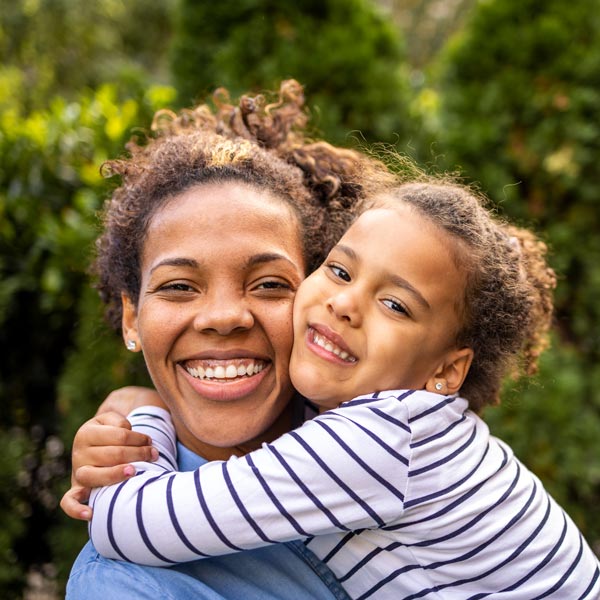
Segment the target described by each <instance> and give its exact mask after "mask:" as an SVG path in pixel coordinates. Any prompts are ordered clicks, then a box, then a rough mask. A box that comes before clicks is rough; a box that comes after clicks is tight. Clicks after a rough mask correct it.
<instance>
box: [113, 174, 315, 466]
mask: <svg viewBox="0 0 600 600" xmlns="http://www.w3.org/2000/svg"><path fill="white" fill-rule="evenodd" d="M304 275H305V265H304V259H303V255H302V247H301V243H300V234H299V225H298V220H297V218H296V216H295V215H294V214H293V211H292V210H291V208H289V207H288V206H287V205H286V204H285V203H284V202H283V201H282V200H280V199H278V198H275V197H273V196H271V195H270V194H269V192H268V191H265V190H257V189H256V188H253V187H250V186H248V185H245V184H241V183H237V182H227V183H218V184H217V183H215V184H206V185H200V186H196V187H194V188H191V189H189V190H187V191H185V192H183V193H182V194H180V195H178V196H176V197H175V198H174V199H172V200H170V201H168V202H167V204H166V205H165V206H163V207H162V208H161V209H160V210H159V211H158V212H157V213H156V214H155V215H154V217H153V218H152V220H151V222H150V224H149V227H148V230H147V234H146V238H145V242H144V248H143V253H142V264H141V289H140V298H139V303H138V306H137V307H135V306H134V305H133V304H132V303H131V302H130V301H129V299H128V298H127V297H124V300H123V301H124V316H123V334H124V337H125V339H133V340H136V341H139V344H138V345H141V348H142V351H143V353H144V358H145V360H146V364H147V367H148V370H149V372H150V375H151V377H152V380H153V382H154V385H155V386H156V389H157V390H158V392H159V393H160V395H161V397H162V398H163V400H164V401H165V402H166V404H167V405H168V407H169V409H170V411H171V413H172V415H173V419H174V423H175V427H176V430H177V435H178V438H179V439H180V441H181V442H182V443H183V444H184V445H185V446H187V447H188V448H190V449H191V450H193V451H195V452H198V453H200V454H202V455H204V456H206V457H207V458H220V457H221V456H222V457H227V456H229V455H230V454H231V449H233V451H234V452H236V450H237V452H236V453H237V454H240V453H241V452H243V451H245V450H247V449H248V448H251V447H253V445H254V443H253V442H252V441H253V440H254V442H255V443H256V444H258V443H260V441H261V440H260V439H256V440H255V438H259V436H261V434H263V433H264V432H265V431H266V430H267V429H268V428H269V427H271V426H272V425H273V424H274V422H275V421H276V420H278V419H280V420H282V421H285V419H284V417H283V415H284V414H285V413H284V409H285V408H286V406H287V405H288V404H289V401H290V399H291V397H292V394H293V388H292V384H291V382H290V378H289V371H288V364H289V357H290V352H291V347H292V334H293V331H292V323H291V321H292V303H293V299H294V295H295V293H296V290H297V288H298V286H299V284H300V282H301V281H302V279H303V278H304ZM289 425H290V424H289V422H282V427H285V428H289ZM276 434H277V432H274V433H273V436H275V435H276ZM245 443H248V448H239V447H238V448H235V447H236V446H240V445H241V444H245ZM214 446H217V447H219V448H220V449H223V451H222V452H221V451H216V450H215V449H214V448H211V447H214ZM215 452H216V453H215Z"/></svg>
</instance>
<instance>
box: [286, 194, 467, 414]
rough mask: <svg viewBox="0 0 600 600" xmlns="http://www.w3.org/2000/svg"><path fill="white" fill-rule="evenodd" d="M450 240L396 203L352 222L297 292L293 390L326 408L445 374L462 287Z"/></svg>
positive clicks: (450, 359)
mask: <svg viewBox="0 0 600 600" xmlns="http://www.w3.org/2000/svg"><path fill="white" fill-rule="evenodd" d="M398 240H402V243H398ZM454 243H456V242H455V241H453V240H451V239H450V238H449V237H448V234H446V233H445V232H443V231H441V230H439V229H438V228H437V227H435V226H434V225H432V224H431V223H430V222H429V221H428V220H426V219H425V218H424V217H422V216H421V215H419V214H418V213H416V212H415V211H413V210H409V209H408V208H406V207H405V206H402V205H400V206H399V207H397V208H394V209H389V208H379V209H373V210H369V211H367V212H365V213H364V214H363V215H362V216H361V217H360V218H359V219H357V221H356V222H355V223H354V225H353V226H352V227H350V229H349V230H348V232H347V233H346V234H345V235H344V236H343V237H342V239H341V240H340V242H339V243H338V245H337V246H336V247H335V248H333V250H332V251H331V252H330V254H329V256H328V257H327V259H326V261H325V262H324V263H323V265H322V266H321V267H320V268H319V269H318V270H317V271H315V272H314V273H313V274H312V275H311V276H309V277H308V278H307V279H306V280H305V281H304V282H303V283H302V285H301V286H300V288H299V290H298V293H297V294H296V300H295V303H294V333H295V343H294V347H293V350H292V357H291V363H290V374H291V376H292V381H293V383H294V385H295V387H296V389H298V391H299V392H300V393H302V394H303V395H304V396H306V397H307V398H310V399H311V400H312V401H313V402H315V403H316V404H318V405H320V406H321V407H324V408H333V407H336V406H338V405H339V404H340V403H341V402H344V401H347V400H350V399H352V398H354V397H355V396H358V395H361V394H366V393H369V392H374V391H378V390H383V389H388V390H390V389H406V388H410V389H422V388H424V387H426V385H427V384H428V382H429V381H430V380H431V379H432V378H433V377H434V376H440V377H441V373H442V372H443V373H444V379H446V371H444V369H447V368H448V366H449V365H452V364H454V363H453V361H454V360H455V359H456V357H457V356H459V355H460V356H463V355H462V354H460V352H461V350H460V349H457V348H455V346H454V340H455V335H456V332H457V331H458V329H459V317H458V315H459V313H460V307H461V303H462V290H463V289H464V285H465V282H464V275H463V274H462V273H461V271H460V270H459V268H458V266H457V265H456V264H455V261H454V258H453V257H454V256H456V253H452V252H451V251H450V249H451V244H454ZM457 352H458V354H457ZM463 352H464V349H463ZM465 356H469V357H470V351H467V352H466V354H465ZM469 361H470V358H467V360H466V363H465V364H466V366H467V369H468V364H469Z"/></svg>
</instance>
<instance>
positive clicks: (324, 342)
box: [313, 333, 356, 362]
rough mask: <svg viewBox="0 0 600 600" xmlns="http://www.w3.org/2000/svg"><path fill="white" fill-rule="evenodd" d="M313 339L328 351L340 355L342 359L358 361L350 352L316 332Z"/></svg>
mask: <svg viewBox="0 0 600 600" xmlns="http://www.w3.org/2000/svg"><path fill="white" fill-rule="evenodd" d="M313 340H314V343H315V344H317V346H321V348H324V349H325V350H327V352H331V353H332V354H335V355H336V356H339V357H340V358H341V359H342V360H345V361H348V362H356V359H355V358H354V357H353V356H350V354H348V353H347V352H346V351H345V350H342V349H341V348H338V347H337V346H334V345H333V344H332V343H331V342H330V341H328V340H327V339H326V338H324V337H322V336H321V335H320V334H318V333H315V334H314V336H313Z"/></svg>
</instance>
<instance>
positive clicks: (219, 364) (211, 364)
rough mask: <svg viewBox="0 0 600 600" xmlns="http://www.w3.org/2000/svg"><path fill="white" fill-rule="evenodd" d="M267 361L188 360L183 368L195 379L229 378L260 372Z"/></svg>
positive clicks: (249, 375)
mask: <svg viewBox="0 0 600 600" xmlns="http://www.w3.org/2000/svg"><path fill="white" fill-rule="evenodd" d="M266 365H267V362H266V361H264V360H259V359H237V360H210V361H209V360H203V361H188V362H186V363H185V365H184V368H185V370H186V371H187V372H188V373H189V374H190V375H191V376H192V377H194V378H196V379H219V380H223V379H224V380H230V379H237V378H238V377H251V376H252V375H256V374H257V373H260V372H261V371H262V370H263V369H264V368H265V366H266Z"/></svg>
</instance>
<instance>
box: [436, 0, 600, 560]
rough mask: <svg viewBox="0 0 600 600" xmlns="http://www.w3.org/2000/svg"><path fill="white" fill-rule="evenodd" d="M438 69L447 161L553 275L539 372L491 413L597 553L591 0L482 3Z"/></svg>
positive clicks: (596, 33)
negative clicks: (549, 345) (541, 245)
mask: <svg viewBox="0 0 600 600" xmlns="http://www.w3.org/2000/svg"><path fill="white" fill-rule="evenodd" d="M440 71H441V78H440V81H439V83H438V86H439V87H438V88H437V90H436V93H437V101H438V102H439V107H440V108H439V111H438V112H437V114H436V118H437V121H436V126H437V139H438V141H439V146H438V149H439V151H440V153H441V154H443V155H444V158H445V160H446V163H445V164H446V165H447V166H450V167H452V168H454V167H456V166H457V165H458V166H459V167H460V168H462V170H463V172H464V173H465V174H466V177H467V179H468V180H469V181H471V180H475V181H478V182H480V183H481V187H482V188H483V189H484V191H486V192H487V193H488V195H489V196H490V197H491V198H492V199H493V200H494V202H495V203H496V205H497V207H498V210H499V211H500V212H501V213H503V214H506V215H508V216H510V217H511V218H513V219H516V220H517V221H518V222H521V223H523V224H528V225H532V226H533V227H534V228H536V229H538V230H539V231H540V232H541V233H542V234H543V235H544V237H545V239H546V240H547V242H548V244H549V246H550V249H551V261H552V263H553V266H554V267H555V268H556V269H557V271H558V273H559V277H560V281H559V285H558V289H557V295H556V299H557V313H556V327H555V334H556V335H555V344H554V348H553V349H552V350H551V351H550V353H549V354H548V356H547V357H546V359H545V361H544V368H543V371H542V374H541V377H539V378H538V380H537V383H536V384H535V385H533V386H531V387H525V388H518V389H517V390H516V391H515V392H513V393H509V395H508V397H507V400H506V402H505V404H504V406H503V407H502V408H500V409H498V410H495V409H494V410H489V411H488V413H487V416H488V420H489V421H490V422H491V423H492V424H493V426H494V431H496V432H497V433H498V434H500V435H501V436H502V437H504V438H505V439H507V441H508V442H509V443H511V444H512V445H513V447H515V448H516V449H517V453H518V455H519V456H520V457H521V458H522V459H523V460H524V462H525V463H526V464H528V465H529V466H531V467H532V468H533V469H534V470H536V471H537V472H538V473H539V474H540V476H541V477H542V479H543V480H544V482H545V483H546V485H547V486H548V488H550V489H551V490H552V491H553V493H554V495H555V496H556V497H557V498H558V499H559V500H560V501H561V502H562V503H563V505H564V506H565V507H566V508H567V509H568V511H569V512H570V513H571V514H572V515H573V516H574V517H575V519H576V520H577V522H578V524H579V525H580V526H581V527H582V529H583V531H584V534H585V535H586V537H587V539H588V540H589V541H590V542H591V543H592V544H594V546H595V547H596V549H597V551H599V552H600V519H599V518H598V517H597V506H598V505H599V504H600V435H598V434H599V433H600V387H599V385H598V383H599V381H600V335H599V331H600V330H599V325H598V324H599V323H600V301H599V300H598V298H600V170H599V169H598V166H597V163H598V157H599V156H600V13H599V11H598V2H597V1H596V0H581V1H580V2H574V3H573V2H570V3H569V2H563V1H562V0H522V1H521V2H510V1H506V0H488V1H486V2H480V3H478V4H477V5H476V8H475V10H474V11H473V13H472V15H471V19H470V21H469V22H468V23H467V25H466V27H465V29H464V31H462V32H461V34H460V35H459V36H457V37H456V38H455V39H454V40H453V41H452V43H451V44H450V45H449V46H448V48H447V50H446V53H445V55H444V57H443V63H442V65H441V67H440Z"/></svg>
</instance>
